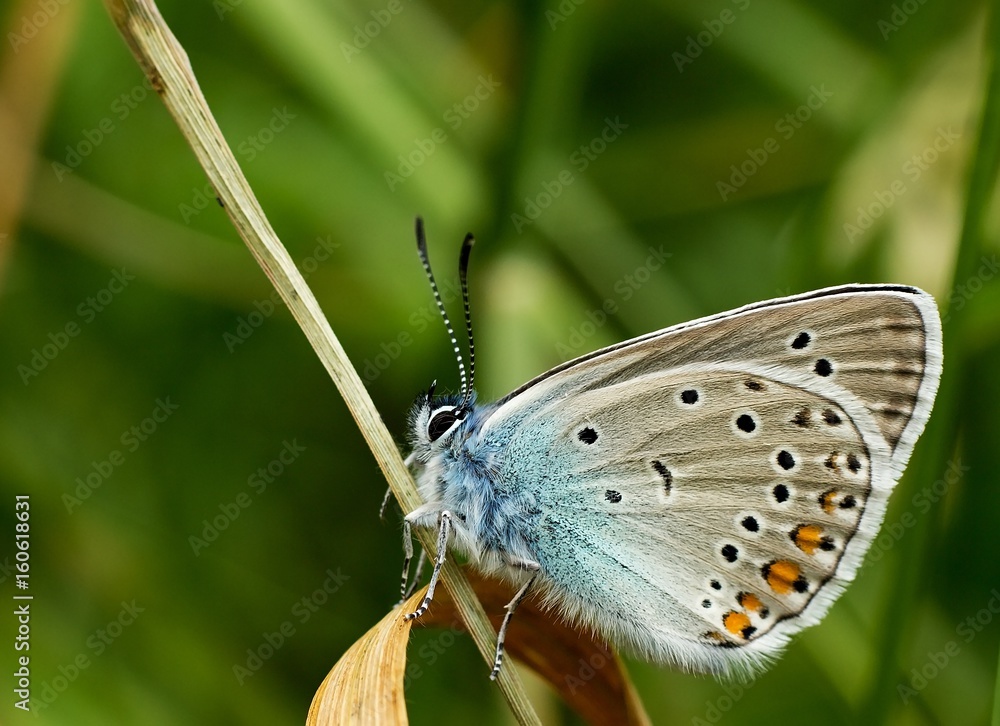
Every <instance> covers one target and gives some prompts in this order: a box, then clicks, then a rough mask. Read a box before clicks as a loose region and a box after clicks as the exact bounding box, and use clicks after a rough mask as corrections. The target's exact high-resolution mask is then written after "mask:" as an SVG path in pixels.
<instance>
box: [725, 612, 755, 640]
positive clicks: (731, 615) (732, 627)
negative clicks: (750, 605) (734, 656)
mask: <svg viewBox="0 0 1000 726" xmlns="http://www.w3.org/2000/svg"><path fill="white" fill-rule="evenodd" d="M722 624H723V625H724V626H725V628H726V630H728V631H729V632H730V633H732V634H733V635H743V631H744V630H746V629H747V628H749V627H750V618H749V617H747V615H746V613H738V612H736V611H735V610H730V611H729V612H728V613H726V614H725V616H723V618H722Z"/></svg>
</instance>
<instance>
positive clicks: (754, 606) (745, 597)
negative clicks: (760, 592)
mask: <svg viewBox="0 0 1000 726" xmlns="http://www.w3.org/2000/svg"><path fill="white" fill-rule="evenodd" d="M739 603H740V607H742V608H744V609H746V610H749V611H750V612H752V613H755V612H757V611H759V610H762V609H763V608H764V603H762V602H761V601H760V598H759V597H757V596H756V595H754V594H753V593H750V592H741V593H740V597H739Z"/></svg>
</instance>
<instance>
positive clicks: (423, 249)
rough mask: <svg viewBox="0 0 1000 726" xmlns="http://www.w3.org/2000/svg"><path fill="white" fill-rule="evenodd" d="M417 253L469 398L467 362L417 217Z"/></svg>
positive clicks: (422, 227)
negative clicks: (446, 308) (436, 278)
mask: <svg viewBox="0 0 1000 726" xmlns="http://www.w3.org/2000/svg"><path fill="white" fill-rule="evenodd" d="M417 252H418V253H419V255H420V261H421V262H422V263H423V265H424V272H426V273H427V279H428V280H429V281H430V283H431V290H433V291H434V300H435V301H436V302H437V306H438V310H439V311H440V313H441V317H442V318H443V319H444V327H446V328H447V329H448V337H449V338H450V339H451V347H452V349H453V350H454V351H455V360H457V361H458V373H459V375H460V376H461V377H462V396H463V398H464V397H468V395H469V390H470V389H469V383H468V380H467V379H466V376H465V362H464V361H463V360H462V351H461V350H460V349H459V347H458V338H456V337H455V330H454V328H452V327H451V320H449V319H448V313H447V311H445V309H444V302H443V301H442V300H441V292H440V291H439V290H438V286H437V281H435V279H434V273H433V272H432V271H431V261H430V258H429V257H428V256H427V239H426V237H424V220H423V219H421V218H420V217H417Z"/></svg>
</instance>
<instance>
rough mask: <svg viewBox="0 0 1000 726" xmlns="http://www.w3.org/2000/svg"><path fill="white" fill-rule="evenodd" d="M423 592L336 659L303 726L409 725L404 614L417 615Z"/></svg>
mask: <svg viewBox="0 0 1000 726" xmlns="http://www.w3.org/2000/svg"><path fill="white" fill-rule="evenodd" d="M426 590H427V588H426V587H425V588H423V589H421V590H420V591H418V592H416V593H414V595H413V596H412V597H411V598H410V599H409V600H407V601H406V603H405V604H404V606H403V607H402V608H400V607H395V608H393V609H392V610H390V611H389V613H388V614H387V615H386V616H385V617H384V618H382V620H380V621H379V623H378V624H377V625H376V626H375V627H373V628H372V629H371V630H369V631H368V632H367V633H365V634H364V635H363V636H361V638H360V639H359V640H358V641H357V642H356V643H355V644H354V645H352V646H351V647H350V649H349V650H348V651H347V652H346V653H344V655H343V656H341V658H340V660H339V661H337V665H335V666H334V667H333V670H331V671H330V672H329V673H328V674H327V676H326V678H325V679H324V680H323V683H322V684H320V687H319V689H318V690H317V691H316V695H315V696H313V701H312V705H310V706H309V715H308V716H307V717H306V726H326V725H327V724H338V725H339V724H393V725H394V724H406V723H408V721H407V718H406V702H405V701H404V699H403V674H404V672H405V670H406V644H407V642H408V641H409V639H410V625H411V623H412V621H410V620H404V619H403V613H404V612H411V611H413V610H414V609H416V607H417V605H419V604H420V600H421V599H422V598H423V596H424V592H425V591H426ZM450 602H451V601H450V599H449V604H450ZM435 604H436V603H435Z"/></svg>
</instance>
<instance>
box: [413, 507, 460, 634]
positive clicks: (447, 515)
mask: <svg viewBox="0 0 1000 726" xmlns="http://www.w3.org/2000/svg"><path fill="white" fill-rule="evenodd" d="M438 521H439V525H438V539H437V557H435V558H434V570H433V571H432V572H431V580H430V582H429V583H427V594H426V595H424V599H423V601H421V603H420V607H418V608H417V609H416V610H414V611H413V612H412V613H410V614H408V615H407V616H406V619H407V620H413V619H414V618H419V617H420V616H421V615H423V614H424V613H426V612H427V608H428V607H430V604H431V601H432V600H433V599H434V589H435V588H436V587H437V582H438V577H440V575H441V566H442V565H443V564H444V556H445V551H446V550H447V548H448V536H449V535H450V534H451V512H449V511H447V510H445V511H442V512H441V513H440V514H439V515H438ZM409 556H410V557H412V556H413V543H412V540H411V541H410V553H409Z"/></svg>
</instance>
